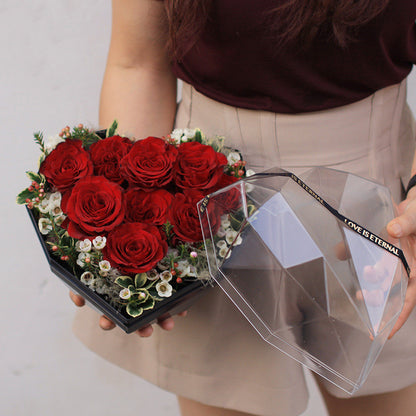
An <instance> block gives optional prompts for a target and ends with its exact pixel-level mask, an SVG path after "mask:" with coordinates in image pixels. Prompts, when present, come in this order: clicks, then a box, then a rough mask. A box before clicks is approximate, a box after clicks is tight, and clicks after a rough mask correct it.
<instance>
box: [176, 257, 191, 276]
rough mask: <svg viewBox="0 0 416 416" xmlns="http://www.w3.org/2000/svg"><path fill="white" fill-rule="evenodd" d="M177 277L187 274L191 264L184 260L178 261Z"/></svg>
mask: <svg viewBox="0 0 416 416" xmlns="http://www.w3.org/2000/svg"><path fill="white" fill-rule="evenodd" d="M176 270H177V271H178V276H179V277H185V276H189V273H190V272H191V265H190V264H189V263H188V262H187V261H186V260H181V261H178V266H177V267H176Z"/></svg>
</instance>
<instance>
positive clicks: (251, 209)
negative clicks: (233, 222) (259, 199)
mask: <svg viewBox="0 0 416 416" xmlns="http://www.w3.org/2000/svg"><path fill="white" fill-rule="evenodd" d="M255 211H256V207H255V206H254V205H252V204H249V205H247V212H248V216H249V217H251V215H252V214H253V213H254V212H255Z"/></svg>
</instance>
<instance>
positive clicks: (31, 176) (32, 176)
mask: <svg viewBox="0 0 416 416" xmlns="http://www.w3.org/2000/svg"><path fill="white" fill-rule="evenodd" d="M26 175H27V177H28V178H29V179H30V180H31V181H35V182H36V183H39V184H40V183H42V179H43V178H42V176H41V175H39V174H38V173H35V172H32V171H30V170H28V171H27V172H26Z"/></svg>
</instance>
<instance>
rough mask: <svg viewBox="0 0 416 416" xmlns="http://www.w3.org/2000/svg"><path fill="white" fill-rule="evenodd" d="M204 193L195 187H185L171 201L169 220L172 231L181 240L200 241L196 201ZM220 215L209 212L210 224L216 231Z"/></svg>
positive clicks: (200, 234)
mask: <svg viewBox="0 0 416 416" xmlns="http://www.w3.org/2000/svg"><path fill="white" fill-rule="evenodd" d="M203 197H204V194H203V193H202V192H200V191H198V190H196V189H186V190H184V192H183V194H181V193H177V194H176V195H175V198H174V200H173V203H172V207H171V210H170V215H169V220H170V222H171V224H172V225H173V232H174V233H175V234H176V235H177V236H178V237H179V238H180V239H182V240H183V241H186V242H190V243H192V242H197V241H202V239H203V237H202V231H201V225H200V222H199V215H198V209H197V206H196V204H197V202H198V201H200V200H201V199H202V198H203ZM220 221H221V220H220V215H219V213H217V212H211V215H210V226H211V228H212V229H213V232H214V233H216V232H217V230H218V228H219V226H220Z"/></svg>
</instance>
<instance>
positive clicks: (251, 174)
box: [246, 169, 256, 178]
mask: <svg viewBox="0 0 416 416" xmlns="http://www.w3.org/2000/svg"><path fill="white" fill-rule="evenodd" d="M255 174H256V172H254V170H253V169H247V170H246V177H247V178H248V177H249V176H253V175H255Z"/></svg>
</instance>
